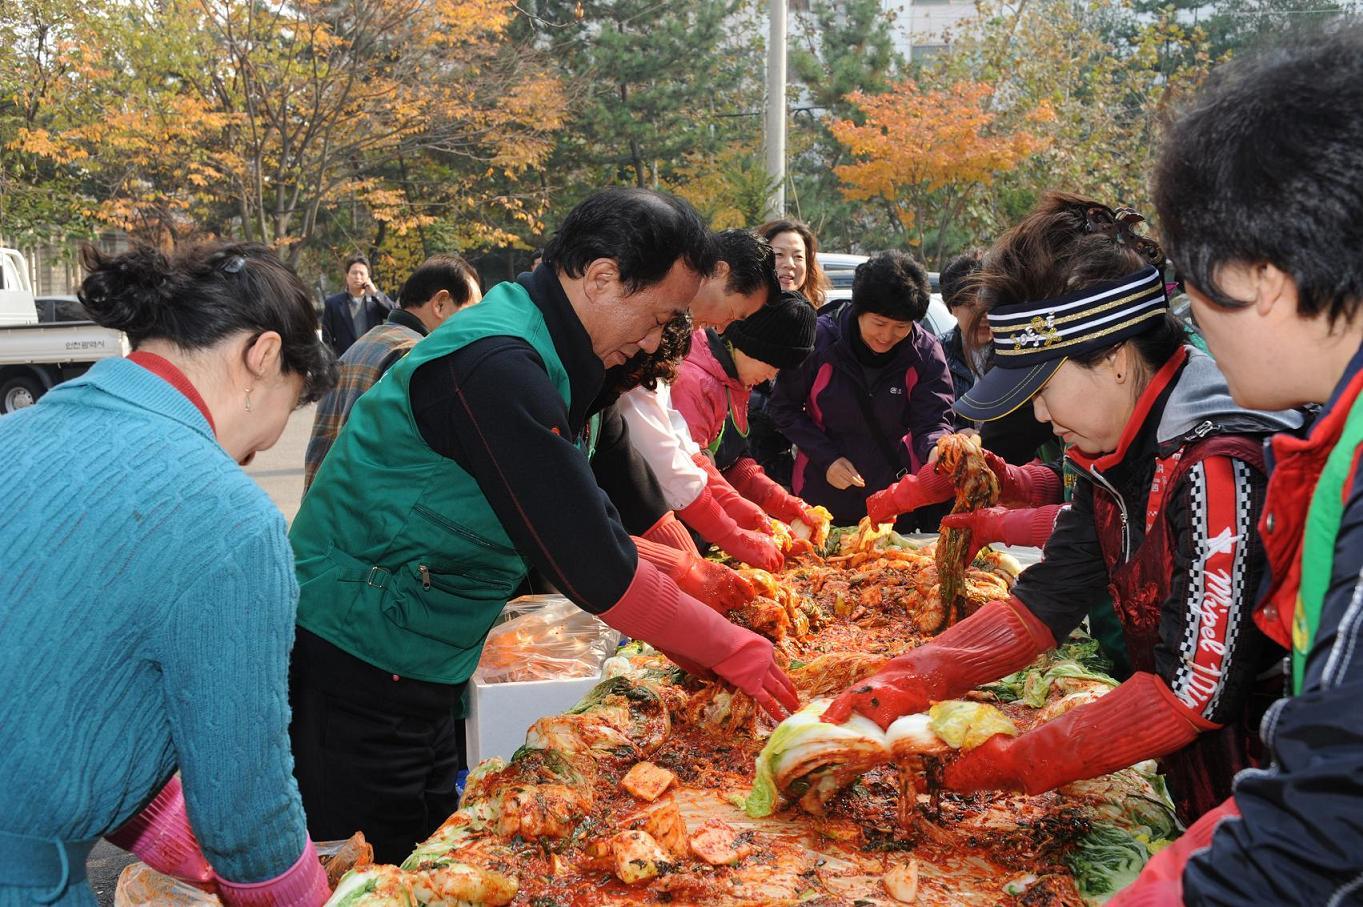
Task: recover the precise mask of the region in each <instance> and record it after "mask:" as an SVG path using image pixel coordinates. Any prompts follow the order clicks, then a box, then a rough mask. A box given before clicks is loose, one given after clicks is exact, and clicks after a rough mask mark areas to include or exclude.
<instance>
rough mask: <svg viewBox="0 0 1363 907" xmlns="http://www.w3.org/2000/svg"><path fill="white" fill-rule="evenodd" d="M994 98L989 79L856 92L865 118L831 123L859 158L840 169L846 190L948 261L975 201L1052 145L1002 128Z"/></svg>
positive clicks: (910, 240) (1045, 114)
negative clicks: (953, 235)
mask: <svg viewBox="0 0 1363 907" xmlns="http://www.w3.org/2000/svg"><path fill="white" fill-rule="evenodd" d="M990 98H991V89H990V87H989V86H988V85H986V84H984V83H981V82H958V83H956V84H953V85H951V86H950V87H948V88H945V89H942V90H924V89H921V88H920V87H919V86H918V85H917V84H916V83H915V82H913V81H912V80H906V81H902V82H899V83H898V84H896V85H894V86H892V87H891V89H890V90H889V91H887V92H885V93H883V94H876V95H868V94H865V93H863V92H859V91H858V92H853V93H851V94H850V95H849V96H848V100H849V101H851V102H852V103H853V104H854V105H855V106H856V108H857V110H858V111H859V112H860V113H861V115H862V116H863V118H864V119H863V121H862V122H855V121H853V120H851V119H846V120H838V121H836V122H834V123H832V124H831V126H830V128H831V130H832V133H833V136H834V137H835V138H836V139H837V140H838V141H839V142H841V143H842V144H843V145H845V146H846V147H847V149H848V151H849V152H850V153H851V155H852V156H853V158H854V159H855V162H854V163H850V164H843V165H840V166H839V167H837V168H836V172H837V175H838V177H839V178H840V179H841V180H842V181H843V183H844V186H843V194H844V195H845V196H846V197H847V198H848V199H849V200H852V201H863V202H869V203H872V204H875V205H878V206H881V207H882V208H883V210H884V211H885V212H886V213H887V214H888V216H889V219H890V222H891V223H892V224H893V225H894V226H895V227H896V229H897V231H898V232H900V233H902V234H903V236H904V239H905V241H906V243H907V244H908V245H909V246H911V247H912V248H913V249H915V250H916V251H917V253H918V255H919V256H920V257H923V258H926V259H928V260H931V261H935V262H937V263H938V264H940V263H941V262H942V259H943V257H944V255H945V254H946V252H947V251H949V250H947V249H946V248H945V243H946V239H947V236H948V233H949V231H950V229H951V227H952V225H953V224H954V223H955V221H956V219H957V218H958V217H960V215H961V214H962V212H963V210H964V208H965V206H966V205H967V204H968V203H969V202H970V200H971V199H972V198H973V197H974V196H975V195H976V194H977V193H979V192H980V191H981V190H982V189H984V188H985V187H987V186H989V185H990V184H991V183H992V182H993V181H994V179H995V177H996V176H997V175H998V174H1000V173H1006V172H1008V171H1010V170H1012V169H1014V168H1015V167H1017V166H1018V165H1019V164H1020V163H1022V162H1023V161H1024V160H1026V159H1027V158H1028V157H1030V156H1031V155H1034V154H1036V153H1037V152H1039V151H1041V150H1042V149H1043V148H1044V147H1045V146H1046V142H1045V140H1044V139H1043V138H1041V137H1039V136H1038V135H1036V134H1034V133H1032V132H1030V131H1027V130H1025V129H1015V130H1006V129H1002V128H999V126H998V124H997V121H996V115H995V114H994V113H993V112H992V111H991V110H990V108H989V101H990ZM1028 118H1029V119H1031V120H1034V121H1043V120H1046V119H1049V118H1050V108H1049V106H1048V105H1046V104H1044V103H1043V104H1040V105H1038V106H1037V107H1036V108H1035V109H1034V110H1032V111H1031V112H1030V113H1029V114H1028Z"/></svg>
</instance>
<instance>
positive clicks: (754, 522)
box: [691, 453, 772, 535]
mask: <svg viewBox="0 0 1363 907" xmlns="http://www.w3.org/2000/svg"><path fill="white" fill-rule="evenodd" d="M691 459H692V460H693V461H694V462H695V464H696V465H697V466H699V467H700V468H701V469H703V470H705V477H706V482H707V484H706V486H705V487H706V489H707V490H708V491H709V492H710V495H711V496H712V497H713V498H714V499H715V503H717V504H719V506H720V507H722V508H724V512H725V513H727V514H728V515H729V518H730V519H732V520H733V521H734V522H735V523H737V524H738V525H739V526H740V527H742V528H743V529H753V530H756V531H757V532H765V533H766V534H767V535H771V533H772V529H771V519H770V518H769V517H768V516H767V512H766V511H765V510H763V509H762V508H761V507H758V506H757V505H756V504H754V503H753V502H752V501H749V500H748V499H747V498H745V497H743V495H741V494H739V493H738V492H737V491H735V490H734V486H732V485H730V484H729V482H728V480H727V479H725V478H724V476H722V475H720V474H719V470H718V469H716V468H715V464H714V461H713V460H711V459H710V458H709V457H707V456H706V455H705V454H703V453H698V454H696V455H695V456H694V457H692V458H691ZM703 534H704V533H702V535H703Z"/></svg>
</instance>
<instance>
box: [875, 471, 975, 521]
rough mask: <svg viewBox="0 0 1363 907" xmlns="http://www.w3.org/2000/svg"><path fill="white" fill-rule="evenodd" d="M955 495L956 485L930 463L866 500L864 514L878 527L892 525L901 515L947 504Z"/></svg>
mask: <svg viewBox="0 0 1363 907" xmlns="http://www.w3.org/2000/svg"><path fill="white" fill-rule="evenodd" d="M955 496H956V486H955V485H953V484H951V477H950V476H948V475H946V474H945V473H941V472H938V471H937V464H936V463H929V464H927V465H926V466H924V467H922V468H921V469H919V470H918V471H917V472H915V473H913V474H911V475H907V476H905V477H904V478H902V479H900V480H899V481H898V482H895V483H894V484H893V485H891V486H890V487H889V488H884V489H882V490H880V491H877V492H876V493H875V494H873V495H871V496H870V497H869V498H867V499H866V515H867V516H868V517H870V518H871V522H872V523H873V524H874V525H876V526H880V525H882V524H884V523H893V522H894V521H895V520H896V519H897V518H898V517H899V515H900V514H901V513H909V512H910V511H914V510H917V509H918V508H919V507H926V506H927V505H929V504H940V503H942V502H943V501H950V500H951V499H952V498H953V497H955Z"/></svg>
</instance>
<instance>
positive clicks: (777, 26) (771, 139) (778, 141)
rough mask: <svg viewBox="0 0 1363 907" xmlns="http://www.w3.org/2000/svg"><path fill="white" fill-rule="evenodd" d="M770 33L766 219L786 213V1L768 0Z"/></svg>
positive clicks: (768, 54) (768, 45)
mask: <svg viewBox="0 0 1363 907" xmlns="http://www.w3.org/2000/svg"><path fill="white" fill-rule="evenodd" d="M768 8H769V10H770V15H771V33H770V35H769V36H768V39H767V111H766V112H767V118H766V129H765V130H764V136H763V138H764V144H765V146H766V151H767V178H768V180H770V181H771V183H772V185H774V186H775V190H774V191H773V192H772V194H771V197H770V198H769V199H768V201H767V216H768V217H769V218H771V219H775V218H778V217H781V216H783V215H784V214H785V213H786V0H768Z"/></svg>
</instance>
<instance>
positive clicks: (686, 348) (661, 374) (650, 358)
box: [602, 312, 693, 397]
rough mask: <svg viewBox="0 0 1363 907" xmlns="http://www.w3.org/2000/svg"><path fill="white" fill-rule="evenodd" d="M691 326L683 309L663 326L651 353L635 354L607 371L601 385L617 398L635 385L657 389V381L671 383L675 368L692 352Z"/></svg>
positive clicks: (689, 316)
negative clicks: (660, 338)
mask: <svg viewBox="0 0 1363 907" xmlns="http://www.w3.org/2000/svg"><path fill="white" fill-rule="evenodd" d="M692 332H693V327H692V324H691V314H690V313H689V312H683V313H682V314H680V315H678V316H677V317H675V318H673V319H672V320H671V321H669V322H668V323H667V324H666V325H664V326H663V339H662V340H661V341H660V342H659V344H658V348H657V349H656V350H654V351H653V352H652V353H635V354H634V355H633V356H632V357H630V359H629V361H627V362H625V363H623V364H621V365H617V366H615V367H614V368H612V369H610V370H609V371H607V372H606V378H605V381H604V382H603V383H602V387H603V388H604V389H605V390H607V391H609V392H611V393H613V394H614V396H616V397H618V396H620V395H621V394H623V393H626V392H627V391H632V390H634V389H635V388H636V387H642V388H646V389H647V390H657V388H658V385H659V384H671V383H672V382H673V381H675V380H676V378H677V369H679V368H681V363H682V360H683V359H685V358H686V354H687V353H689V352H691V335H692Z"/></svg>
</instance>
